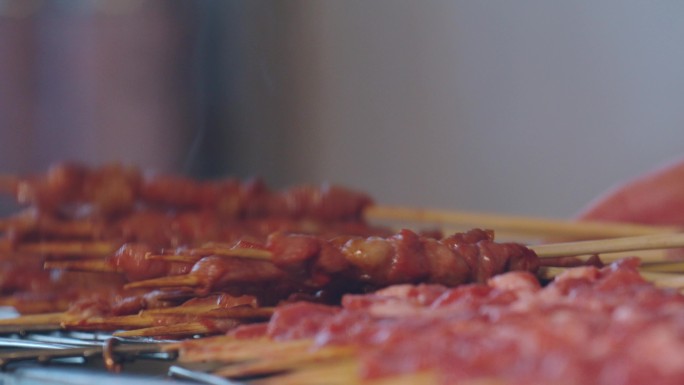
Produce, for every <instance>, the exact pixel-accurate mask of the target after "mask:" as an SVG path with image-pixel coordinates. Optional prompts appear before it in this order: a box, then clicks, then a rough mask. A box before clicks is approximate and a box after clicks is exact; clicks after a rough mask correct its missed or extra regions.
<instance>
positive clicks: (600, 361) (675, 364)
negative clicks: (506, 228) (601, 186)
mask: <svg viewBox="0 0 684 385" xmlns="http://www.w3.org/2000/svg"><path fill="white" fill-rule="evenodd" d="M253 328H256V327H253ZM238 330H239V329H238ZM239 333H240V332H239V331H236V334H239ZM267 335H268V336H269V337H270V338H272V339H274V340H292V339H302V338H306V339H312V340H313V341H314V345H315V346H318V347H323V346H328V345H344V346H356V347H358V349H357V350H356V351H357V354H358V361H359V363H360V368H361V369H360V374H359V375H360V376H361V377H362V378H364V379H373V378H380V377H385V376H389V375H398V374H403V373H414V372H416V371H421V370H432V371H436V372H437V373H438V376H439V378H441V381H442V382H443V383H444V384H456V383H471V382H472V381H478V380H487V379H490V380H492V379H494V380H496V381H500V382H501V383H505V384H511V385H522V384H564V385H585V384H589V385H592V384H597V385H598V384H611V385H612V384H617V385H638V384H646V383H657V384H666V385H675V384H681V383H684V296H682V295H680V294H679V293H678V292H676V291H674V290H667V289H660V288H656V287H654V286H653V285H651V284H649V283H647V282H645V281H644V280H643V278H641V277H640V276H639V274H638V271H637V270H636V265H635V261H633V260H627V261H623V262H620V263H616V264H613V265H611V266H608V267H606V268H603V269H598V268H596V267H581V268H575V269H571V270H568V272H567V273H566V274H564V275H562V276H559V277H557V278H556V280H555V281H554V282H552V283H551V284H549V285H548V286H546V287H541V286H540V285H539V283H538V282H537V281H536V280H535V279H534V278H533V277H532V276H531V275H530V274H529V273H527V272H512V273H507V274H504V275H500V276H497V277H495V278H492V279H491V280H490V281H489V282H488V283H487V284H472V285H466V286H461V287H458V288H451V289H450V288H446V287H443V286H439V285H419V286H413V285H400V286H393V287H389V288H387V289H384V290H381V291H378V292H376V293H373V294H367V295H349V296H346V297H345V298H344V300H343V307H342V308H336V307H326V306H321V305H313V304H304V303H299V304H293V305H285V306H281V307H279V308H278V309H277V310H276V313H275V314H274V316H273V318H272V320H271V321H270V322H269V323H268V326H267ZM497 383H498V382H497Z"/></svg>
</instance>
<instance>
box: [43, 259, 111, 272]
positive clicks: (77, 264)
mask: <svg viewBox="0 0 684 385" xmlns="http://www.w3.org/2000/svg"><path fill="white" fill-rule="evenodd" d="M43 267H44V268H45V269H53V270H69V271H90V272H98V273H121V272H123V270H122V269H121V268H119V267H117V266H115V265H113V264H111V263H109V262H108V261H106V260H104V259H81V260H75V261H46V262H45V263H44V264H43Z"/></svg>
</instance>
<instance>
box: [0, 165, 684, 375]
mask: <svg viewBox="0 0 684 385" xmlns="http://www.w3.org/2000/svg"><path fill="white" fill-rule="evenodd" d="M0 190H2V191H3V192H5V193H8V194H12V195H13V196H14V197H15V198H16V200H17V202H18V203H19V204H21V205H23V206H24V209H23V210H22V211H21V212H19V213H17V214H15V215H13V216H11V217H8V218H5V219H3V220H2V221H1V222H0V232H1V233H2V238H0V263H2V264H3V269H2V276H1V277H0V292H1V293H2V297H1V298H0V304H3V305H6V306H13V307H14V308H16V309H17V310H18V311H19V312H20V313H22V315H21V316H19V317H16V318H14V319H9V320H2V321H0V328H9V329H12V328H14V329H21V330H25V331H30V330H62V329H66V330H98V331H100V330H105V331H113V332H114V335H116V336H120V337H154V338H169V337H170V338H174V339H178V338H187V337H197V336H207V335H220V336H219V337H213V338H211V339H206V340H205V339H202V340H196V339H194V340H192V341H190V342H186V343H181V344H172V345H169V347H168V349H180V351H181V353H182V354H181V358H182V359H183V360H185V361H198V360H218V361H223V362H225V363H226V366H225V367H223V368H221V369H220V370H219V371H218V372H217V373H218V374H220V375H222V376H226V377H238V378H253V377H263V376H264V375H272V374H277V376H275V377H273V379H271V380H268V379H267V380H260V381H262V382H265V383H270V382H269V381H274V382H273V383H285V382H280V381H290V382H289V383H312V384H313V383H326V384H328V383H379V381H385V380H387V379H390V380H391V381H392V383H396V381H404V383H425V381H428V380H429V381H430V382H433V383H473V384H474V383H475V382H476V381H489V382H483V383H492V384H494V383H505V384H515V383H530V381H532V380H533V379H537V380H539V381H541V382H546V383H548V382H549V381H551V382H558V381H560V382H559V383H567V384H580V383H582V384H584V383H588V382H586V381H587V379H588V378H593V377H592V376H593V374H596V373H599V374H601V373H603V374H601V375H605V376H607V375H608V374H610V373H613V372H618V371H622V372H624V373H626V374H624V375H623V377H624V378H625V380H624V382H623V383H625V384H632V383H639V381H641V379H643V378H647V377H644V376H659V377H656V378H662V381H661V383H668V382H667V381H669V380H673V382H672V383H678V382H677V381H679V380H682V379H684V364H683V365H682V366H681V367H680V366H678V364H679V362H668V363H662V362H660V363H659V364H658V365H656V364H653V363H648V365H646V366H643V365H642V366H638V365H637V366H635V365H630V364H632V361H630V360H631V359H633V357H632V356H630V355H629V354H626V353H625V354H623V355H619V354H617V353H616V352H617V351H629V349H638V348H639V349H641V348H651V346H647V345H648V344H647V342H646V341H648V340H649V338H651V339H653V338H656V337H657V338H663V339H664V338H665V337H663V336H660V335H658V334H657V333H658V332H662V333H665V334H668V335H670V334H671V335H672V338H671V339H668V341H679V340H678V339H679V338H681V340H682V341H684V330H680V328H679V327H678V326H677V325H678V323H677V322H674V321H676V320H679V317H682V319H681V320H682V321H683V322H682V324H684V299H682V297H681V296H680V295H679V294H678V293H677V289H676V288H677V287H680V286H683V285H684V280H681V279H679V276H678V275H676V274H669V273H661V272H649V273H644V272H643V271H640V269H643V268H644V266H645V265H641V266H640V265H639V263H638V262H637V261H636V260H633V259H631V260H626V261H621V262H617V263H616V264H613V265H610V266H608V267H604V266H603V262H602V261H601V259H599V258H598V257H597V256H596V254H598V253H604V252H618V251H623V252H624V251H633V250H640V249H657V248H666V247H681V246H683V244H682V242H683V240H682V237H681V236H679V235H678V234H674V235H671V234H660V233H664V232H668V233H671V232H672V231H673V230H677V229H671V228H654V227H643V226H632V225H609V224H574V223H561V222H554V221H544V220H535V219H520V218H510V217H498V216H491V215H490V216H482V215H473V214H463V213H461V214H457V213H444V212H438V211H428V210H414V209H407V208H392V207H381V206H378V205H374V204H373V202H372V200H371V199H370V198H369V197H368V196H366V195H365V194H362V193H358V192H354V191H350V190H347V189H344V188H340V187H335V186H297V187H293V188H290V189H287V190H283V191H274V190H271V189H269V188H268V187H267V186H266V185H265V184H263V183H262V182H260V181H258V180H252V181H246V182H245V181H238V180H234V179H229V180H222V181H196V180H191V179H186V178H180V177H174V176H157V175H148V174H144V173H141V172H140V171H139V170H137V169H134V168H127V167H123V166H120V165H107V166H103V167H100V168H88V167H85V166H82V165H78V164H66V163H65V164H59V165H56V166H54V167H52V168H51V169H50V170H48V172H47V173H45V174H44V175H37V176H34V177H14V176H12V177H3V178H0ZM379 220H389V221H390V222H406V221H408V222H419V221H427V222H428V223H431V224H433V225H434V226H435V227H434V228H442V229H443V228H447V227H449V226H452V225H463V224H464V223H466V222H467V223H469V224H471V225H473V226H478V227H484V228H494V229H497V231H499V230H501V231H506V232H507V233H515V232H518V233H520V232H522V233H526V235H532V236H537V237H559V236H562V237H567V238H578V237H580V238H590V237H591V238H602V237H614V236H626V235H642V236H641V237H636V238H629V239H618V240H610V241H593V242H588V243H582V242H573V243H568V244H546V245H536V246H530V245H528V246H525V245H523V244H521V243H514V242H496V241H495V240H494V233H493V232H492V231H490V230H480V229H479V228H476V229H470V230H467V231H462V232H456V233H447V234H446V235H445V234H443V233H442V232H441V231H436V230H432V229H431V230H427V231H425V230H423V231H414V230H408V229H402V230H396V229H393V228H390V227H385V226H379V225H374V224H372V223H378V222H379ZM434 228H433V229H434ZM648 234H651V235H648ZM578 255H590V256H591V257H589V258H585V257H577V256H578ZM648 262H649V264H652V265H653V266H657V267H658V268H662V266H677V265H676V264H674V263H670V262H671V261H665V262H667V264H664V263H663V261H661V260H660V259H658V260H655V259H654V260H650V261H648ZM654 269H655V268H654ZM555 275H560V278H557V279H555V280H553V276H555ZM646 279H649V280H656V281H657V283H658V284H659V285H661V286H672V287H675V289H661V288H656V287H655V286H653V284H652V283H649V282H647V281H646ZM548 281H551V283H550V284H548V285H547V283H548ZM542 284H544V285H545V286H543V287H542ZM597 293H598V294H597ZM578 295H581V296H583V297H584V298H588V299H587V302H586V303H584V302H582V301H578V300H577V299H576V298H577V296H578ZM632 299H633V300H632ZM652 304H655V305H652ZM625 306H626V307H625ZM630 306H631V307H630ZM654 309H655V310H654ZM647 310H648V311H650V312H651V313H649V312H647ZM589 311H595V312H596V314H602V315H603V316H604V318H600V319H595V318H591V319H587V317H583V316H581V314H584V313H586V312H589ZM623 313H624V314H623ZM680 313H681V315H680ZM646 314H653V315H652V316H648V317H646ZM618 316H620V317H622V318H624V319H625V320H627V321H630V322H631V323H630V322H627V321H625V322H623V323H620V324H619V326H620V328H618V329H615V330H616V333H617V332H620V333H623V334H624V333H628V334H630V335H632V334H634V333H637V332H645V330H646V331H648V333H651V334H647V335H646V336H647V337H649V338H646V337H644V340H643V341H642V340H640V339H638V338H637V340H638V341H641V342H639V343H641V344H642V345H643V346H642V345H638V346H635V347H631V346H625V345H624V343H622V342H621V341H620V340H619V336H613V335H612V334H610V333H608V334H606V333H607V331H608V330H610V331H611V332H612V331H613V330H614V328H613V326H611V322H617V321H619V322H622V321H624V320H622V318H620V319H617V318H616V317H618ZM563 317H565V318H563ZM618 318H619V317H618ZM616 319H617V321H616ZM255 322H256V323H255ZM260 322H261V323H260ZM575 323H577V324H579V325H580V326H576V327H574V328H570V327H569V325H571V324H572V325H574V324H575ZM651 324H653V325H657V328H656V329H653V328H654V327H655V326H654V327H645V326H644V325H651ZM548 325H555V327H556V329H554V328H553V327H548ZM559 327H560V328H568V330H565V331H563V333H565V332H567V333H574V334H573V336H574V337H573V338H574V339H573V338H563V336H562V335H559V334H558V331H559V330H558V328H559ZM651 329H653V330H651ZM493 330H500V331H497V332H496V333H494V332H493ZM532 330H536V331H532ZM599 334H600V335H609V337H606V338H605V339H604V340H602V344H603V345H600V346H598V347H594V346H593V345H592V347H591V348H592V349H593V351H592V352H593V353H592V354H593V356H592V357H591V358H590V359H580V358H577V357H576V355H571V354H570V352H572V351H574V350H575V349H577V343H581V342H582V339H587V338H592V339H595V336H598V335H599ZM521 336H524V337H521ZM545 339H548V341H551V342H549V343H544V341H545ZM200 341H201V342H200ZM521 341H527V342H526V343H525V344H523V343H521ZM658 341H660V340H658ZM644 344H646V345H644ZM490 345H491V346H490ZM656 347H658V348H667V349H670V351H672V352H679V351H678V350H677V349H680V348H681V349H682V351H681V353H683V354H684V343H682V344H681V346H680V345H678V344H674V343H669V344H668V343H666V341H664V340H663V341H661V345H660V346H656ZM653 348H654V349H655V347H653ZM616 349H617V350H616ZM625 349H627V350H625ZM423 350H425V351H423ZM546 353H549V354H551V358H549V359H548V360H547V359H546V358H544V354H546ZM599 353H600V354H599ZM493 356H497V357H500V359H499V360H492V359H491V357H493ZM616 357H617V358H616ZM487 358H489V361H491V362H489V363H487V364H485V363H486V362H487ZM618 358H619V359H618ZM229 364H230V365H229ZM454 365H455V367H454ZM602 365H607V366H606V367H607V369H606V368H604V367H603V366H602ZM549 368H552V369H553V370H551V369H549ZM628 368H632V369H629V370H628ZM634 368H636V369H634ZM556 369H558V370H556ZM561 369H562V370H561ZM573 370H574V371H577V370H579V371H580V372H581V373H583V374H582V375H581V376H574V377H573V376H572V375H570V374H569V373H574V372H573ZM611 371H612V372H611ZM587 373H589V374H587ZM592 373H593V374H592ZM606 373H608V374H606ZM559 376H560V377H559ZM597 378H600V376H599V377H597ZM675 380H677V381H675ZM388 381H389V380H388ZM463 381H471V382H463ZM497 381H499V382H497ZM563 381H565V382H563ZM597 381H598V382H596V383H606V382H605V381H604V380H597ZM635 381H636V382H635ZM532 382H533V381H532Z"/></svg>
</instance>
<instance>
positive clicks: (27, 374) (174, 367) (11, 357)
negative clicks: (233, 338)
mask: <svg viewBox="0 0 684 385" xmlns="http://www.w3.org/2000/svg"><path fill="white" fill-rule="evenodd" d="M172 342H177V341H168V340H164V341H160V340H151V339H125V338H117V337H112V335H111V334H109V333H99V332H95V333H83V332H69V331H35V330H32V331H26V330H19V329H17V330H3V331H2V332H1V333H0V369H2V371H1V372H0V385H34V384H53V385H54V384H98V385H109V384H121V383H126V384H127V385H135V384H157V383H158V384H169V383H170V382H171V383H173V384H198V383H200V384H212V385H231V384H237V383H236V382H233V381H230V380H226V379H224V378H221V377H217V376H213V375H210V374H207V373H206V371H208V370H211V368H212V367H213V365H214V364H212V363H206V364H201V365H194V366H191V367H190V366H181V365H179V364H178V363H177V361H176V358H177V353H176V351H174V350H168V349H165V347H168V345H169V344H170V343H172Z"/></svg>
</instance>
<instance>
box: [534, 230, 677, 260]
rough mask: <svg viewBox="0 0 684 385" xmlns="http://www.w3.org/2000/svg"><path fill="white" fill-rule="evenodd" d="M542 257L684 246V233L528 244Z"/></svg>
mask: <svg viewBox="0 0 684 385" xmlns="http://www.w3.org/2000/svg"><path fill="white" fill-rule="evenodd" d="M528 247H529V248H530V249H532V250H533V251H534V252H535V253H536V254H537V256H539V257H540V258H545V257H563V256H575V255H586V254H601V253H611V252H620V251H637V250H654V249H672V248H678V247H684V234H654V235H644V236H637V237H627V238H615V239H603V240H597V241H580V242H566V243H553V244H546V245H532V246H528Z"/></svg>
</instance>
